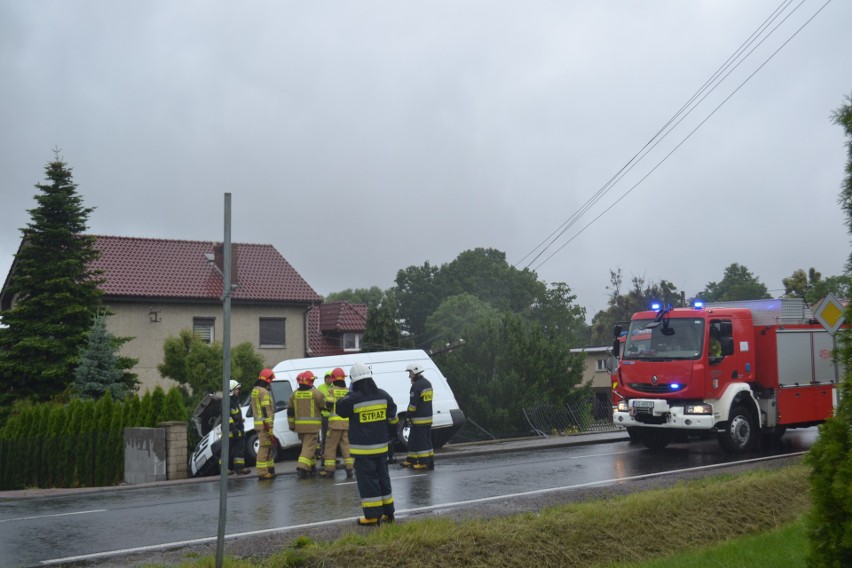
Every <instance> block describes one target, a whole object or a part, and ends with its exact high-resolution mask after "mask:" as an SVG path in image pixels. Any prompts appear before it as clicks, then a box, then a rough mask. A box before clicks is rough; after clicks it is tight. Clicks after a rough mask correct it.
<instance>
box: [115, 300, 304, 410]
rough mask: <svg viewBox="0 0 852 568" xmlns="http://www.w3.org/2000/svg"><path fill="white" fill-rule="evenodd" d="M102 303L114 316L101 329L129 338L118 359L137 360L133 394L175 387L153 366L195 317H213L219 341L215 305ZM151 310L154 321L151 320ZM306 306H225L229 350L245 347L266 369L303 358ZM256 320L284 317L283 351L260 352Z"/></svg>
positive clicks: (219, 309)
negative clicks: (166, 345) (167, 344)
mask: <svg viewBox="0 0 852 568" xmlns="http://www.w3.org/2000/svg"><path fill="white" fill-rule="evenodd" d="M104 303H105V304H106V305H107V306H108V307H109V309H110V310H111V311H112V312H113V313H114V315H112V316H111V317H109V318H108V319H107V329H108V330H109V331H110V333H112V334H113V335H115V336H116V337H132V338H133V339H132V340H130V341H128V342H127V343H125V344H124V345H123V346H122V348H121V354H122V355H124V356H126V357H133V358H135V359H138V360H139V362H138V363H137V365H136V367H135V368H134V369H133V372H135V373H136V374H137V375H138V378H139V381H140V383H141V384H140V387H139V392H140V394H144V392H145V391H146V390H150V391H153V390H154V388H155V387H156V386H157V385H159V386H161V387H162V388H163V389H165V390H168V389H170V388H171V387H172V386H174V385H175V384H176V383H175V382H174V381H173V380H171V379H166V378H163V377H161V376H160V372H159V371H158V370H157V365H159V364H160V363H162V361H163V344H164V343H165V341H166V339H168V338H169V337H177V336H178V335H179V334H180V332H181V330H183V329H189V330H191V329H192V320H193V318H197V317H207V318H215V320H216V322H215V324H214V335H215V340H216V341H222V338H223V333H224V331H223V325H224V312H223V309H222V305H221V304H151V303H136V302H116V301H110V300H108V299H106V300H105V301H104ZM151 311H156V312H157V319H158V320H159V321H156V322H152V321H151V315H150V312H151ZM305 311H306V306H283V307H282V306H240V305H233V304H232V305H231V346H232V347H234V346H236V345H239V344H240V343H244V342H249V343H251V345H252V346H253V347H254V348H255V351H256V352H257V353H258V354H259V355H260V356H261V357H263V360H264V362H265V363H266V365H268V366H269V367H272V366H274V365H275V364H276V363H279V362H280V361H283V360H285V359H295V358H302V357H305V349H306V347H305ZM261 317H279V318H285V319H286V324H285V341H286V347H284V348H267V347H264V348H262V349H261V347H260V321H259V318H261Z"/></svg>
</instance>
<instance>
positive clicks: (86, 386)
mask: <svg viewBox="0 0 852 568" xmlns="http://www.w3.org/2000/svg"><path fill="white" fill-rule="evenodd" d="M106 319H107V313H106V312H105V311H103V310H101V311H99V312H98V313H96V314H95V315H94V316H93V317H92V327H91V329H90V330H89V335H88V337H87V338H86V345H85V346H84V347H83V348H82V349H81V350H80V362H79V365H78V366H77V369H76V370H75V371H74V390H75V391H76V392H77V394H79V395H80V396H81V397H82V398H94V399H99V398H101V397H102V396H103V395H104V394H107V393H109V394H110V395H111V396H112V398H113V399H114V400H122V399H124V398H125V397H126V396H127V395H128V394H130V393H131V392H132V391H133V390H135V389H136V387H137V386H138V384H139V381H137V380H136V375H135V374H132V373H129V372H128V368H127V364H126V361H127V359H126V358H122V357H119V355H118V349H119V347H120V346H121V344H122V343H124V342H126V341H128V338H116V337H115V336H114V335H112V334H111V333H110V332H109V331H107V327H106ZM130 361H131V363H132V364H131V365H130V366H131V367H132V366H133V365H135V364H136V363H137V360H136V359H130Z"/></svg>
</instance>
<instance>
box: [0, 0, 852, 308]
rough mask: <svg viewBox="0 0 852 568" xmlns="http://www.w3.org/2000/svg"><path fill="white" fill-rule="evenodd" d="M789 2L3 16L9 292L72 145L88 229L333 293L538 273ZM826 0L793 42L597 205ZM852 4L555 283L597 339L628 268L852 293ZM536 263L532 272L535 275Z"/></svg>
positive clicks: (805, 11) (810, 32)
mask: <svg viewBox="0 0 852 568" xmlns="http://www.w3.org/2000/svg"><path fill="white" fill-rule="evenodd" d="M785 4H787V3H786V2H782V1H781V0H771V1H770V0H760V1H758V0H753V1H749V2H743V1H742V0H706V1H699V0H692V1H689V2H663V1H655V0H649V1H645V2H636V1H631V0H612V1H595V2H592V1H588V2H574V1H554V2H519V1H500V0H487V1H485V0H482V1H458V0H453V1H435V2H418V3H415V2H398V1H394V2H391V1H383V0H376V1H357V2H356V1H351V2H340V1H329V2H308V3H305V2H298V3H297V2H280V1H255V2H240V3H235V2H220V1H200V0H198V1H192V2H190V1H183V2H180V1H173V0H168V1H166V0H159V1H145V2H130V1H115V2H106V1H103V2H93V1H82V0H77V1H74V2H67V1H64V0H56V1H43V0H32V1H30V0H28V1H26V2H24V1H20V0H0V76H2V82H1V83H0V94H2V105H0V190H2V208H0V277H2V278H5V275H6V274H7V272H8V269H9V266H10V265H11V262H12V258H13V255H14V253H15V251H16V250H17V246H18V243H19V239H20V232H19V228H21V227H23V226H24V225H25V224H26V223H27V222H28V221H29V215H28V213H27V211H26V210H27V209H30V208H32V207H33V206H34V205H35V202H34V201H33V196H34V194H35V193H36V190H35V188H34V187H33V186H34V184H36V183H39V182H41V181H43V179H44V176H43V168H44V165H45V163H46V162H48V161H49V160H50V159H51V158H52V156H53V154H52V149H53V148H54V147H59V148H61V151H62V152H61V154H62V156H63V157H64V159H65V160H66V161H67V162H68V163H69V165H70V166H71V167H72V168H73V169H74V177H75V181H76V182H77V183H78V185H79V191H80V193H81V194H82V195H83V196H84V199H85V203H86V205H87V206H93V207H96V210H95V212H94V213H93V214H92V216H91V218H90V222H89V226H90V232H92V233H96V234H105V235H123V236H135V237H155V238H177V239H193V240H210V241H215V240H221V239H222V235H223V201H224V197H223V196H224V193H226V192H230V193H231V194H232V207H233V225H232V238H233V240H234V241H235V242H254V243H271V244H272V245H274V246H275V247H276V248H277V249H278V250H279V251H280V252H281V253H282V254H283V255H284V257H285V258H287V259H288V260H289V261H290V262H291V263H292V264H293V265H294V267H295V268H296V270H298V271H299V272H300V273H301V274H302V275H303V276H304V277H305V278H306V280H307V281H308V282H309V283H310V284H311V285H312V286H313V287H314V288H315V289H316V290H317V292H319V293H320V294H328V293H329V292H334V291H339V290H342V289H345V288H363V287H370V286H373V285H376V286H379V287H381V288H387V287H389V286H391V285H392V284H393V280H394V278H395V276H396V272H397V270H398V269H400V268H405V267H407V266H411V265H421V264H422V263H423V262H425V261H427V260H428V261H429V262H431V263H433V264H441V263H444V262H448V261H450V260H452V259H453V258H455V257H456V256H457V255H458V254H459V253H460V252H462V251H463V250H467V249H472V248H475V247H493V248H497V249H500V250H502V251H505V252H506V254H507V256H508V259H509V261H510V262H513V263H515V262H518V261H520V260H521V258H523V257H524V256H525V255H526V254H527V253H529V252H530V251H531V250H533V249H534V248H535V247H536V245H538V244H539V243H540V242H542V241H543V240H544V239H545V238H546V237H547V236H548V235H549V234H551V233H552V232H553V231H554V230H556V229H557V228H558V227H559V226H560V225H561V224H562V223H563V222H564V221H566V220H567V219H568V218H569V217H571V215H573V214H574V213H575V212H576V211H577V210H578V209H579V208H580V207H581V206H582V205H583V204H584V203H585V202H586V201H587V200H588V199H589V198H591V197H592V196H593V195H594V194H595V192H597V191H598V189H600V188H601V187H602V186H603V185H604V184H605V183H606V182H607V180H609V179H610V178H611V177H612V176H613V175H614V174H615V173H616V172H617V171H618V170H619V169H620V168H621V167H622V166H623V165H624V164H625V163H627V161H628V160H629V159H630V158H631V157H632V156H633V155H634V154H635V153H636V152H638V151H639V150H640V149H641V148H642V147H643V145H644V144H645V143H646V142H647V141H648V140H649V139H650V138H651V137H652V136H653V135H654V133H656V132H657V130H658V129H659V128H661V127H662V126H663V124H665V123H666V121H667V120H668V119H669V118H670V117H671V116H672V115H673V114H674V113H675V112H676V111H677V110H678V109H679V108H681V105H683V104H684V103H685V102H686V101H687V100H688V99H689V97H690V96H691V95H692V94H693V93H694V92H696V91H697V90H698V89H699V88H700V87H701V86H702V84H704V82H705V81H706V80H707V79H708V78H709V77H710V76H711V75H712V74H713V73H714V72H715V71H716V70H717V69H718V68H719V67H720V66H721V65H722V64H723V63H724V62H725V61H726V60H727V59H728V57H729V56H730V55H732V54H733V53H734V51H735V50H736V49H737V48H738V47H739V46H740V45H741V44H742V43H743V42H744V41H746V40H747V39H748V38H749V36H750V35H751V34H752V33H753V32H754V31H755V30H756V29H757V28H758V26H760V25H761V23H762V22H764V20H766V18H767V17H769V16H770V15H771V14H772V13H773V11H774V10H776V8H779V7H782V6H784V5H785ZM824 4H825V2H824V0H821V1H816V0H805V1H804V2H803V3H802V5H801V7H799V8H798V10H796V11H793V9H794V8H795V7H796V6H797V5H798V2H794V3H791V4H789V6H787V7H786V8H784V10H785V11H784V13H785V14H790V15H789V17H788V19H787V20H786V21H785V22H784V23H783V24H782V25H781V26H780V27H779V28H778V30H777V31H776V32H775V33H774V34H773V35H771V36H769V38H768V39H767V40H766V41H765V42H764V43H763V44H762V45H761V46H759V47H758V48H757V49H756V50H755V52H754V53H753V54H752V55H751V56H750V57H749V58H748V59H746V60H745V62H744V63H743V64H742V65H741V66H740V67H739V68H738V69H736V70H735V71H734V72H733V73H732V74H731V76H730V77H729V78H728V79H727V80H726V81H724V82H723V83H722V84H721V85H720V86H719V87H718V88H717V89H716V90H715V91H713V93H711V94H710V95H709V96H708V97H707V99H706V100H705V101H704V102H703V103H702V104H701V105H700V106H698V107H697V108H696V110H695V111H694V112H693V113H692V114H691V115H689V117H687V118H686V119H685V120H684V121H683V123H682V124H681V125H680V126H678V127H677V128H676V129H675V130H674V131H673V132H672V134H670V135H669V137H668V138H666V139H665V140H664V141H663V142H662V143H661V144H660V145H659V146H658V147H657V148H655V149H654V150H653V151H652V152H651V153H650V154H649V155H648V156H647V157H646V158H645V159H644V160H643V161H642V162H640V164H639V165H638V166H637V167H636V168H635V169H634V170H632V171H631V172H630V173H629V174H628V175H627V176H626V177H625V178H624V179H623V180H621V181H620V182H619V183H618V184H616V185H615V186H614V187H613V189H612V191H610V192H609V193H608V194H607V195H606V196H605V197H604V198H603V199H602V200H601V201H600V202H599V203H598V204H597V205H596V206H595V207H594V208H592V209H591V210H590V211H589V212H588V213H587V214H586V215H585V216H583V218H582V219H581V220H580V221H579V222H578V223H577V224H576V225H575V227H574V228H573V229H572V230H569V231H568V232H567V233H566V235H565V237H563V239H561V240H559V241H557V243H556V246H555V247H553V248H551V249H550V250H549V251H547V252H545V253H544V254H543V255H542V256H541V258H540V259H539V261H538V262H536V263H534V264H533V268H535V267H537V266H538V265H539V263H540V262H541V261H542V260H544V259H545V258H547V257H549V256H550V255H551V254H552V253H553V252H554V251H555V250H556V248H557V247H559V246H561V245H562V244H563V243H564V242H565V239H566V238H568V237H570V236H571V235H573V234H575V233H576V232H577V230H579V229H580V228H582V227H583V226H585V225H586V224H587V223H589V222H590V221H592V220H593V219H594V218H595V217H596V216H597V215H598V214H600V213H601V212H602V211H603V210H604V208H605V207H606V206H608V205H609V204H611V203H612V202H613V201H614V200H615V199H617V198H619V197H621V196H622V195H623V194H624V193H625V192H627V191H628V190H629V189H630V188H631V187H632V186H633V185H634V184H635V183H636V182H637V181H639V179H640V178H641V177H642V176H644V175H645V174H647V173H648V172H649V171H650V170H651V169H652V168H653V167H654V166H656V165H657V164H658V163H659V162H660V160H661V159H662V158H663V157H664V156H665V155H666V154H667V153H669V152H670V151H671V150H672V149H673V148H674V147H675V146H676V145H677V144H678V143H680V142H681V141H682V140H683V139H684V138H685V137H686V136H687V135H688V134H689V132H690V131H691V130H692V129H693V128H695V127H696V126H697V125H698V124H699V123H700V122H701V121H702V120H704V119H705V118H707V116H708V115H710V113H711V112H713V109H714V108H716V107H717V106H718V105H719V104H720V103H721V102H722V101H723V100H724V99H725V98H726V97H728V96H729V95H730V94H731V93H732V92H733V91H734V90H735V89H736V88H737V87H738V86H739V85H740V84H741V83H743V81H744V80H745V79H746V77H747V76H748V75H749V74H751V73H753V72H754V71H755V70H756V69H757V68H758V67H759V66H760V65H761V64H763V63H764V62H765V61H766V59H767V58H768V57H769V55H770V54H771V53H772V52H773V51H775V50H776V49H777V48H778V47H779V46H780V45H781V44H782V43H783V42H785V41H787V40H788V39H789V38H790V36H792V35H793V34H794V33H795V31H796V29H798V28H799V27H800V26H802V24H804V23H805V21H806V20H807V19H808V18H810V17H811V16H812V15H813V14H814V13H815V12H816V11H817V10H819V9H820V7H822V6H823V5H824ZM849 22H852V3H850V2H846V1H834V2H829V3H828V4H827V6H826V7H825V8H824V10H823V11H822V12H821V13H820V14H819V15H817V16H816V17H815V18H814V19H813V21H811V22H810V24H808V25H806V26H805V27H804V29H803V30H802V31H801V32H800V33H799V34H798V35H797V36H796V37H794V38H793V39H792V40H791V41H790V42H789V44H788V45H787V46H786V47H784V48H783V49H782V50H781V51H780V52H779V53H778V54H777V55H776V56H775V57H774V58H773V59H772V60H770V61H769V62H768V63H766V65H765V66H764V67H763V68H762V69H761V70H760V71H758V72H757V73H756V74H755V75H754V76H753V77H752V78H751V79H750V80H749V81H748V82H746V83H745V85H743V86H742V88H741V89H740V90H739V91H738V92H737V93H736V94H734V95H733V96H732V97H731V98H730V100H728V101H727V103H725V104H724V105H723V106H722V107H721V108H720V109H719V110H718V111H716V113H715V114H714V115H713V116H712V117H711V118H709V120H707V122H706V123H705V124H704V125H703V126H702V127H701V128H700V129H699V130H698V131H697V132H695V134H693V135H692V136H691V137H690V138H689V139H688V140H687V141H686V142H685V143H684V144H683V146H682V147H681V148H680V149H679V150H677V151H676V152H675V153H674V154H672V155H671V157H669V158H668V160H667V161H665V162H664V163H663V164H662V165H660V167H659V168H658V169H657V170H656V171H655V172H653V173H652V174H651V175H650V176H649V177H648V178H647V179H646V180H645V181H644V182H642V183H641V184H640V185H638V186H637V187H636V188H635V189H634V190H632V191H631V192H630V193H629V195H627V196H626V197H624V199H623V200H622V201H621V202H620V203H618V204H617V205H616V206H615V207H613V208H612V209H611V210H610V211H609V212H607V213H606V214H605V215H603V216H602V217H600V219H598V220H597V221H595V222H594V223H593V224H592V225H591V226H590V227H589V228H588V229H586V230H585V231H584V232H583V233H582V234H581V235H579V236H578V237H576V238H575V239H574V240H573V241H572V242H570V243H569V244H568V245H566V246H565V247H564V248H563V249H562V250H561V251H559V252H558V253H556V254H555V255H554V256H552V257H551V258H550V259H549V260H548V261H547V262H545V263H544V264H543V265H541V266H540V267H538V269H537V272H538V275H539V277H540V278H541V279H543V280H545V281H547V282H556V281H561V282H567V283H568V284H569V285H570V286H571V288H572V289H573V290H574V292H575V293H576V294H577V296H578V299H577V301H578V303H579V304H581V305H583V306H585V307H586V308H587V309H588V311H589V317H591V315H593V314H594V313H595V312H596V311H597V310H600V309H602V308H604V307H605V306H606V297H607V294H608V292H607V290H606V286H607V285H608V283H609V270H610V269H615V268H617V267H621V268H622V270H623V271H624V274H625V277H626V278H627V279H628V280H629V279H630V278H631V277H632V276H633V275H637V276H643V277H645V278H646V280H659V279H662V278H665V279H667V280H670V281H672V282H673V283H674V284H675V285H677V286H678V287H679V288H680V289H683V290H684V291H685V292H686V293H687V294H688V295H692V294H694V293H696V292H698V291H700V290H701V289H703V287H704V286H705V284H707V283H708V282H710V281H719V280H720V279H721V278H722V275H723V271H724V269H725V267H726V266H728V265H729V264H731V263H733V262H738V263H740V264H743V265H745V266H747V267H748V268H749V269H750V270H751V271H752V272H753V273H755V275H757V276H758V277H759V278H760V279H761V280H762V281H763V282H764V284H766V285H767V287H768V288H769V289H770V290H773V293H775V294H779V293H781V291H780V290H779V288H781V278H783V277H785V276H788V275H789V274H790V273H792V272H793V271H794V270H796V269H797V268H804V269H807V268H809V267H811V266H813V267H815V268H817V269H818V270H820V271H821V272H822V273H823V274H824V275H826V276H828V275H836V274H840V273H841V272H842V269H843V264H844V261H845V259H846V258H847V256H848V252H849V238H848V235H847V233H846V229H845V226H844V219H843V216H842V213H841V211H840V210H839V208H838V206H837V197H838V194H839V190H840V183H841V180H842V178H843V168H844V164H845V160H846V155H845V148H844V137H843V131H842V130H841V128H840V127H838V126H836V125H834V124H832V123H831V121H830V115H831V112H832V111H833V110H835V109H837V108H838V107H839V106H840V105H841V104H842V103H843V101H844V98H845V97H846V96H848V95H849V94H850V93H852V76H850V70H852V63H850V62H852V34H850V33H849V31H848V24H849ZM525 265H526V261H525V262H524V263H522V264H519V265H518V266H519V267H523V266H525Z"/></svg>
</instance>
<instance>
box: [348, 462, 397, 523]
mask: <svg viewBox="0 0 852 568" xmlns="http://www.w3.org/2000/svg"><path fill="white" fill-rule="evenodd" d="M355 477H356V479H357V481H358V493H359V495H361V508H362V509H363V510H364V516H365V517H367V518H368V519H378V518H380V517H381V516H382V515H387V516H389V517H392V516H393V512H394V506H393V492H392V491H391V481H390V473H389V472H388V456H387V454H384V453H383V454H380V455H376V456H355Z"/></svg>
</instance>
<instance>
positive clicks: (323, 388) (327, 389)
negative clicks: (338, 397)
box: [317, 371, 334, 460]
mask: <svg viewBox="0 0 852 568" xmlns="http://www.w3.org/2000/svg"><path fill="white" fill-rule="evenodd" d="M333 388H334V378H333V377H332V376H331V371H326V372H325V376H324V377H323V382H322V384H321V385H320V386H318V387H317V390H318V391H320V393H322V395H323V396H324V397H325V398H326V400H327V399H328V398H329V397H331V391H332V389H333ZM328 417H329V411H328V410H326V409H323V411H322V428H321V429H320V438H319V444H318V445H317V460H321V459H322V457H323V456H324V455H325V437H326V435H327V434H328Z"/></svg>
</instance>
